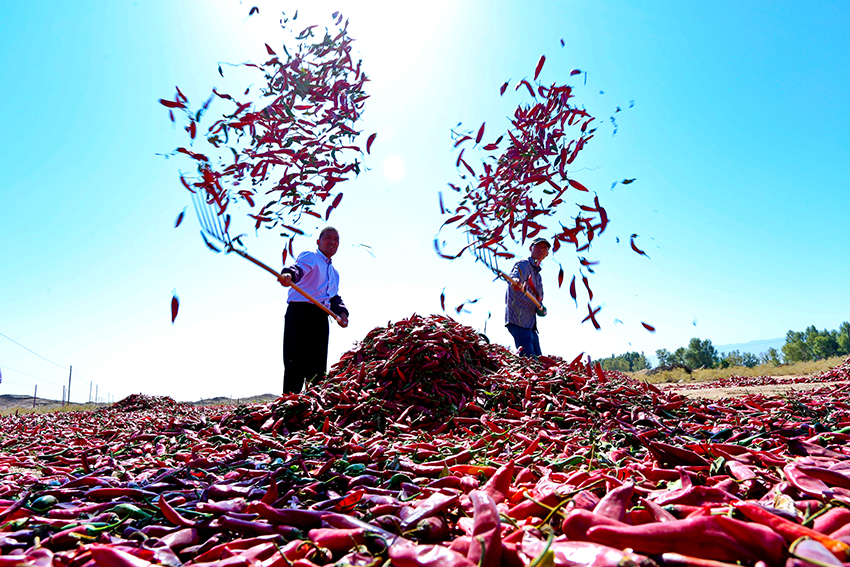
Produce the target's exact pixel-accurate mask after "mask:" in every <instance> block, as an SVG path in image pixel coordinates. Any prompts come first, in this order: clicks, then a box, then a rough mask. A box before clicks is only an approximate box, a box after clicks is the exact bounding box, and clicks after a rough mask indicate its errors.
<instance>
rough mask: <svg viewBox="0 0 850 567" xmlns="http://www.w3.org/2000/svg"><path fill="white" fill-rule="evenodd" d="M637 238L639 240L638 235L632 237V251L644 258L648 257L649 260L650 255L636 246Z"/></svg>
mask: <svg viewBox="0 0 850 567" xmlns="http://www.w3.org/2000/svg"><path fill="white" fill-rule="evenodd" d="M635 238H637V234H633V235H632V237H631V245H632V250H634V251H635V252H637V253H638V254H640V255H642V256H646V257H647V258H649V255H648V254H647V253H646V252H644V251H643V250H641V249H640V248H638V247H637V246H636V245H635Z"/></svg>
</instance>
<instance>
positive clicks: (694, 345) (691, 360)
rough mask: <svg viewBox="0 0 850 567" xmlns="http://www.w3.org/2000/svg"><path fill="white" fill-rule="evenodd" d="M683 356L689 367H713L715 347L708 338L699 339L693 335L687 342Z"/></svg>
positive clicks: (715, 354) (715, 357)
mask: <svg viewBox="0 0 850 567" xmlns="http://www.w3.org/2000/svg"><path fill="white" fill-rule="evenodd" d="M683 358H684V360H685V365H686V366H690V367H691V368H713V367H714V364H715V362H716V360H717V358H718V356H717V349H716V348H714V345H712V344H711V340H710V339H705V340H700V339H698V338H696V337H694V338H693V339H691V341H690V342H689V343H688V348H687V350H685V352H684V356H683Z"/></svg>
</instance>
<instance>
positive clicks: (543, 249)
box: [529, 238, 550, 264]
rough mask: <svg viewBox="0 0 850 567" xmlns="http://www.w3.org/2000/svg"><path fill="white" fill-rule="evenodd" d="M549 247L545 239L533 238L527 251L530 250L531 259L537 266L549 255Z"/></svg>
mask: <svg viewBox="0 0 850 567" xmlns="http://www.w3.org/2000/svg"><path fill="white" fill-rule="evenodd" d="M549 246H550V245H549V241H548V240H546V239H545V238H535V239H534V242H532V243H531V246H530V247H529V250H531V259H532V260H534V261H535V262H537V263H538V264H539V263H540V262H542V261H543V259H544V258H545V257H546V256H548V255H549Z"/></svg>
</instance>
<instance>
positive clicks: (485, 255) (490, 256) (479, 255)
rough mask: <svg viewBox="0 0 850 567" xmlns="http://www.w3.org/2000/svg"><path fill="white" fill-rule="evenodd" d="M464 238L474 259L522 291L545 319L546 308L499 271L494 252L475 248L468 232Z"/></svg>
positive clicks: (497, 260) (526, 290) (516, 282)
mask: <svg viewBox="0 0 850 567" xmlns="http://www.w3.org/2000/svg"><path fill="white" fill-rule="evenodd" d="M466 236H467V239H468V240H469V243H470V244H469V247H470V248H472V253H473V254H474V255H475V259H476V260H477V261H479V262H481V263H482V264H484V265H485V266H487V268H488V269H489V270H490V271H491V272H493V273H494V274H496V277H497V278H502V279H504V280H505V281H506V282H508V283H509V284H511V285H512V286H514V288H519V289H520V290H522V292H523V293H524V294H525V296H526V297H527V298H528V299H530V300H531V302H532V303H533V304H534V306H535V307H536V308H537V314H538V315H539V316H541V317H545V316H546V308H545V307H544V306H543V304H542V303H540V301H538V300H537V298H536V297H534V294H532V293H531V292H530V291H528V289H526V287H525V286H524V285H522V284H520V283H519V282H518V281H516V280H515V279H513V278H512V277H511V276H509V275H508V274H506V273H505V272H503V271H502V270H500V269H499V259H498V257H497V256H496V254H495V252H493V251H492V250H491V249H489V248H482V247H480V246H476V245H475V243H474V242H473V239H472V235H470V234H469V233H468V232H467V233H466Z"/></svg>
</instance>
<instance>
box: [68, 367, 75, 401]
mask: <svg viewBox="0 0 850 567" xmlns="http://www.w3.org/2000/svg"><path fill="white" fill-rule="evenodd" d="M73 373H74V367H73V366H71V367H70V368H69V369H68V405H69V406H70V405H71V374H73Z"/></svg>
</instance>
